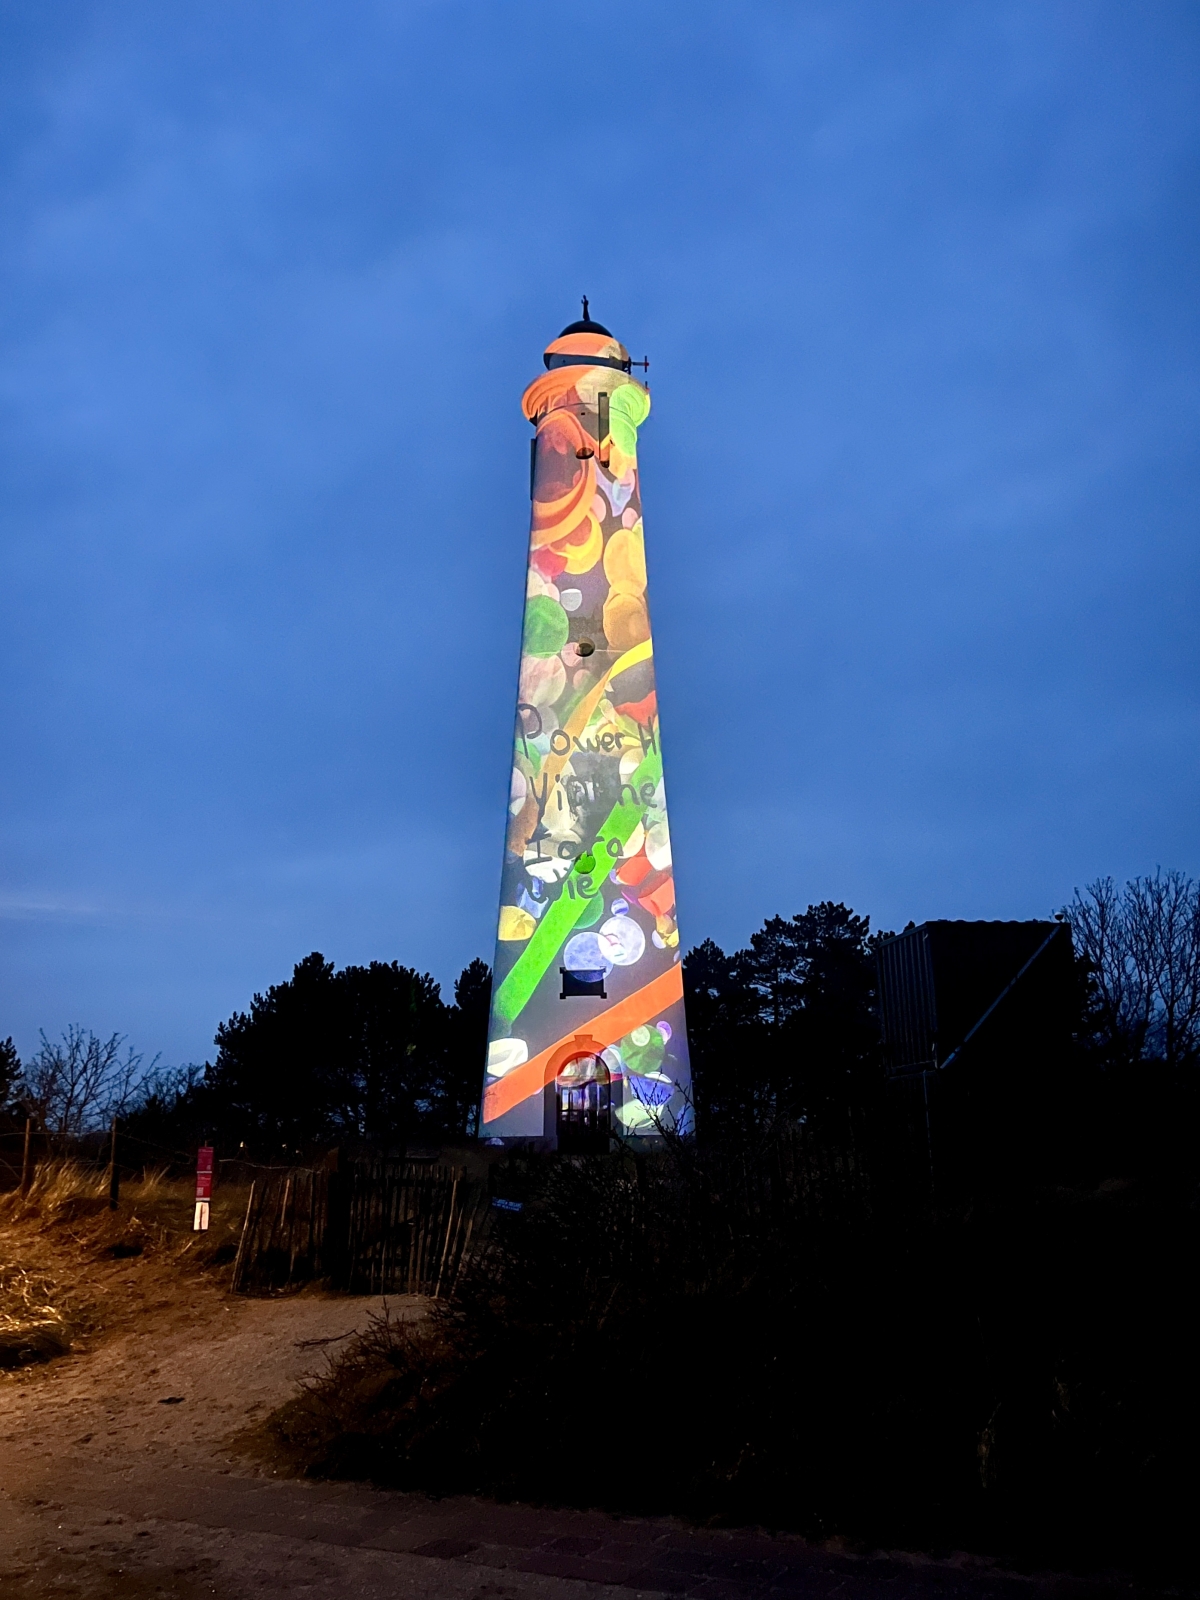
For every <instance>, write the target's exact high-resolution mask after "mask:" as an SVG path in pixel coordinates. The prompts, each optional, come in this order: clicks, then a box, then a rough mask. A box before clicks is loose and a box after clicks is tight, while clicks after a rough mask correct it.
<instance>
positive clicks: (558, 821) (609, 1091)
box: [481, 305, 691, 1150]
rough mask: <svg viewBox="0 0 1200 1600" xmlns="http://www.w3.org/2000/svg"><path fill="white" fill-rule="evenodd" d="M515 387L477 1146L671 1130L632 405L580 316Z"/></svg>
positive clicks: (670, 951)
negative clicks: (535, 373) (507, 663)
mask: <svg viewBox="0 0 1200 1600" xmlns="http://www.w3.org/2000/svg"><path fill="white" fill-rule="evenodd" d="M545 364H546V371H545V373H544V374H543V375H542V376H541V377H539V378H537V379H535V380H534V382H533V383H531V384H530V386H529V388H528V389H527V390H526V391H525V395H524V399H523V406H524V410H525V415H526V416H527V417H528V418H529V420H530V422H532V423H533V425H534V427H535V429H536V433H535V437H534V440H533V443H532V459H531V479H530V492H531V498H532V503H533V504H532V517H531V531H530V541H529V566H528V574H527V581H526V598H525V624H524V631H523V634H522V644H521V668H520V681H519V688H518V694H517V717H516V728H515V737H514V745H513V767H512V788H511V798H510V803H509V818H508V829H507V837H506V841H505V846H506V847H505V853H504V869H503V876H502V881H501V891H500V918H499V927H498V929H497V939H496V961H495V967H494V977H493V987H492V1016H491V1025H490V1030H489V1035H488V1059H487V1074H486V1079H485V1084H484V1095H483V1111H482V1118H481V1132H482V1134H483V1135H484V1136H485V1137H499V1138H505V1139H522V1140H530V1139H532V1140H539V1141H542V1140H544V1141H546V1142H547V1143H556V1144H557V1145H558V1146H559V1147H560V1148H568V1149H576V1150H600V1149H605V1148H608V1146H609V1142H610V1140H611V1139H613V1138H639V1139H644V1138H652V1137H654V1136H656V1135H657V1136H661V1135H662V1134H663V1133H664V1132H666V1131H668V1130H678V1131H683V1130H685V1129H686V1128H687V1127H688V1126H689V1125H690V1113H691V1099H690V1089H691V1083H690V1074H689V1068H688V1054H687V1030H686V1028H685V1026H684V1016H683V981H682V972H681V969H680V964H679V961H680V951H679V929H678V924H677V921H676V907H675V881H674V872H673V867H672V860H671V839H670V831H669V828H668V825H667V802H666V790H665V787H664V782H663V765H662V743H661V735H660V729H659V716H658V695H657V688H656V682H655V673H654V648H653V642H652V638H651V632H650V617H649V611H648V608H647V600H646V553H645V539H644V531H643V526H642V505H641V492H640V483H639V477H638V463H637V443H638V429H639V427H640V426H641V424H642V423H643V422H644V421H645V419H646V417H647V415H648V414H649V410H650V396H649V392H648V390H647V389H646V387H645V386H644V384H641V383H639V382H637V380H636V379H634V377H633V375H632V371H631V365H632V364H631V362H630V358H629V353H628V351H627V350H626V349H625V347H624V346H623V345H621V344H620V343H618V341H617V340H616V339H614V338H613V337H612V335H611V334H610V333H609V332H608V330H607V329H606V328H603V327H602V326H601V325H600V324H599V323H596V322H592V321H591V320H590V319H589V318H587V316H586V305H585V318H584V320H583V321H581V322H576V323H572V324H571V326H570V327H569V328H566V329H564V331H563V333H562V334H561V335H560V336H559V337H558V338H557V339H555V340H554V341H553V343H552V344H550V346H549V347H548V349H547V350H546V354H545Z"/></svg>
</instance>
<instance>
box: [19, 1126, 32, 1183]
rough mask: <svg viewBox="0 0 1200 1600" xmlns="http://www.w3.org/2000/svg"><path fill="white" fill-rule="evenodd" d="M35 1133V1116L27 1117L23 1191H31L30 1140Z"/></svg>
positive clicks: (22, 1177)
mask: <svg viewBox="0 0 1200 1600" xmlns="http://www.w3.org/2000/svg"><path fill="white" fill-rule="evenodd" d="M32 1134H33V1118H32V1117H26V1118H25V1149H24V1152H23V1153H22V1156H21V1193H22V1194H28V1193H29V1185H30V1183H31V1182H32V1180H33V1174H32V1173H31V1172H30V1170H29V1141H30V1138H31V1137H32Z"/></svg>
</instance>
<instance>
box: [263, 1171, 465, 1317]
mask: <svg viewBox="0 0 1200 1600" xmlns="http://www.w3.org/2000/svg"><path fill="white" fill-rule="evenodd" d="M487 1212H488V1200H487V1194H486V1191H485V1189H484V1187H483V1185H482V1184H480V1183H479V1182H477V1181H475V1180H472V1179H470V1178H468V1177H467V1175H466V1173H465V1172H464V1171H463V1170H462V1169H461V1168H458V1167H446V1166H434V1165H430V1164H426V1163H423V1162H410V1161H397V1160H387V1159H374V1160H359V1161H352V1162H348V1163H346V1164H345V1165H344V1166H343V1167H342V1168H341V1169H340V1170H338V1171H332V1172H330V1171H325V1170H323V1169H320V1168H318V1169H315V1170H314V1169H308V1168H294V1169H291V1170H286V1171H284V1170H275V1171H270V1170H263V1171H262V1172H261V1173H260V1174H259V1175H258V1176H257V1177H256V1178H255V1179H254V1182H253V1184H252V1186H251V1191H250V1199H249V1203H248V1204H247V1207H246V1218H245V1222H244V1224H243V1227H242V1237H241V1242H240V1244H239V1247H238V1255H237V1261H236V1263H235V1265H234V1275H233V1288H234V1290H235V1292H237V1293H241V1294H271V1293H276V1294H277V1293H281V1292H286V1291H288V1290H289V1289H296V1288H299V1287H301V1286H302V1285H303V1284H304V1283H306V1282H310V1281H312V1280H313V1279H318V1278H322V1279H326V1280H327V1281H328V1282H330V1283H331V1284H332V1285H333V1286H334V1287H336V1288H339V1289H343V1290H346V1291H348V1292H350V1293H352V1294H425V1295H431V1296H434V1297H439V1296H440V1297H446V1296H449V1295H450V1294H451V1293H452V1292H453V1289H454V1285H455V1284H456V1282H457V1281H458V1276H459V1273H460V1272H461V1271H462V1268H463V1265H464V1263H465V1262H466V1260H467V1258H468V1256H469V1253H470V1251H471V1249H472V1247H473V1245H474V1244H476V1243H477V1242H478V1241H479V1239H480V1237H481V1236H482V1232H483V1226H484V1223H485V1220H486V1217H487Z"/></svg>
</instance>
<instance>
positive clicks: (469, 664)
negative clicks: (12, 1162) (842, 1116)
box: [0, 0, 1200, 1062]
mask: <svg viewBox="0 0 1200 1600" xmlns="http://www.w3.org/2000/svg"><path fill="white" fill-rule="evenodd" d="M1198 67H1200V10H1198V9H1197V7H1196V6H1195V5H1194V4H1191V3H1172V0H1162V3H1159V0H1143V3H1138V4H1130V3H1129V0H1113V3H1094V4H1071V3H1054V0H1030V3H1000V0H997V3H993V4H982V5H977V4H968V3H965V0H963V3H955V4H944V3H937V0H927V3H926V0H913V3H907V0H879V3H874V4H872V3H856V0H827V3H822V0H813V3H793V4H785V3H774V4H769V3H760V4H754V3H736V0H724V3H707V0H689V3H687V4H683V3H681V0H674V3H671V4H663V3H659V0H638V3H637V4H629V3H625V0H615V3H611V4H609V5H607V6H600V7H597V6H595V5H573V4H557V5H549V4H545V3H542V0H475V3H468V0H461V3H459V0H425V3H418V0H412V3H403V0H376V3H369V0H338V3H336V4H335V3H333V0H320V3H317V0H287V3H286V4H283V3H278V4H276V3H266V0H264V3H257V0H229V3H222V0H199V3H189V4H184V3H182V0H111V3H107V4H87V3H79V0H54V4H42V5H31V4H29V3H28V0H7V3H4V4H2V5H0V78H2V90H3V92H2V96H0V99H2V111H0V117H2V121H0V185H2V201H0V203H2V206H3V214H2V219H0V406H2V436H0V681H2V685H3V689H2V700H0V705H2V712H0V715H2V719H3V720H2V726H0V930H2V940H3V943H2V947H0V1037H3V1036H4V1035H5V1034H7V1033H9V1032H11V1033H12V1034H14V1035H15V1037H16V1042H17V1044H18V1046H19V1048H20V1049H21V1050H22V1051H23V1052H27V1051H28V1050H30V1049H31V1048H32V1047H33V1045H34V1044H35V1042H36V1035H37V1030H38V1028H39V1027H41V1028H45V1029H46V1030H47V1032H49V1033H51V1034H54V1033H56V1032H58V1030H60V1029H61V1028H62V1027H63V1026H64V1025H65V1024H66V1023H68V1022H78V1023H81V1024H82V1025H84V1026H86V1027H91V1028H94V1029H96V1030H97V1031H102V1032H108V1031H112V1030H114V1029H118V1030H120V1031H122V1032H124V1033H127V1034H128V1035H129V1037H130V1039H131V1041H132V1042H133V1043H134V1044H135V1045H136V1046H138V1047H139V1048H142V1049H145V1050H146V1051H148V1052H150V1053H153V1052H155V1051H162V1052H163V1056H164V1059H165V1060H167V1061H170V1062H175V1061H184V1060H189V1059H191V1060H203V1059H204V1057H205V1056H206V1055H211V1053H212V1043H211V1041H212V1034H213V1030H214V1027H215V1025H216V1023H217V1022H218V1021H219V1020H220V1019H221V1018H222V1017H225V1016H227V1015H228V1014H229V1013H230V1012H231V1011H233V1010H234V1009H235V1008H239V1007H243V1006H245V1005H246V1004H247V1002H248V1001H249V999H250V996H251V994H252V993H253V992H254V991H255V990H261V989H263V988H264V987H265V986H266V985H267V984H269V983H271V982H273V981H276V980H278V979H280V978H283V977H284V976H286V975H287V974H288V973H289V972H290V969H291V966H292V963H293V962H294V961H295V960H296V959H298V958H299V957H301V956H303V955H304V954H306V953H307V952H308V951H310V950H313V949H319V950H322V951H324V952H325V954H326V955H327V956H328V957H330V958H332V959H334V960H335V961H337V962H338V964H339V965H340V964H342V963H345V962H349V961H366V960H369V959H371V958H373V957H378V958H383V959H389V960H390V959H392V958H397V959H399V960H400V961H402V962H405V963H409V964H412V965H416V966H418V967H420V968H422V969H428V970H430V971H432V972H433V973H434V975H435V976H436V977H438V978H439V979H440V980H441V981H442V983H443V985H444V986H445V987H446V988H448V987H449V984H450V983H451V982H452V980H453V978H454V976H455V974H456V973H457V971H458V970H459V968H460V967H461V966H462V965H463V964H464V963H465V962H466V961H468V960H469V959H470V958H471V957H472V956H474V955H477V954H478V955H483V956H484V957H485V958H486V959H489V960H490V959H491V942H492V935H493V928H494V922H495V909H496V907H495V902H496V893H497V887H498V881H499V867H500V850H501V841H502V832H503V822H504V804H505V796H506V790H507V778H508V761H507V748H508V740H509V733H510V728H511V725H512V712H513V701H514V692H515V680H516V656H517V645H518V639H519V630H520V608H521V595H522V578H523V570H524V561H525V542H526V529H527V522H528V500H527V492H528V478H527V474H528V455H527V444H526V440H527V436H528V425H527V424H526V423H525V422H524V420H523V419H522V417H521V415H520V411H519V406H518V402H519V398H520V394H521V391H522V388H523V387H524V385H525V384H526V382H527V381H528V380H529V379H530V378H532V377H533V376H534V375H535V374H536V373H537V372H538V371H539V370H541V360H540V358H541V351H542V349H543V347H544V345H545V344H546V342H547V341H548V340H549V339H550V338H552V337H553V336H554V335H555V334H556V333H557V332H558V330H559V328H560V327H562V325H563V324H564V323H566V322H567V321H569V320H571V319H572V318H573V317H574V316H575V315H577V310H578V297H579V295H580V294H582V293H585V292H586V293H587V294H589V295H590V296H591V301H592V309H593V312H594V314H595V315H596V316H597V317H599V318H600V319H601V320H603V321H604V322H606V323H607V324H608V325H609V326H610V327H611V328H612V329H613V330H614V332H616V333H617V335H618V336H619V337H620V338H622V339H623V340H624V341H625V342H626V343H627V344H628V345H629V346H630V347H631V348H632V350H633V353H634V354H635V355H637V356H639V357H640V356H641V355H643V354H649V356H650V359H651V367H650V382H651V388H652V391H653V396H654V413H653V415H652V417H651V420H650V422H649V423H648V424H647V426H646V427H645V429H644V430H643V434H642V450H641V462H642V470H643V486H644V497H645V503H646V509H647V523H646V525H647V536H648V537H647V542H648V547H649V554H650V574H651V590H650V593H651V601H652V607H653V616H654V622H655V633H656V651H657V656H658V662H659V683H660V691H661V702H662V710H663V718H664V731H665V748H666V756H667V770H668V785H669V794H670V801H671V808H672V813H671V814H672V822H673V832H674V842H675V856H676V863H677V875H678V886H679V906H680V917H681V926H682V934H683V940H684V943H685V944H690V943H695V942H698V941H699V940H700V939H702V938H704V937H706V936H712V937H714V938H715V939H717V940H718V941H719V942H721V943H722V944H724V945H726V946H727V947H733V946H736V945H738V944H741V943H744V942H745V940H746V939H747V938H748V936H749V934H750V933H751V932H752V931H753V929H754V928H755V927H756V926H757V925H758V924H759V923H760V922H761V920H762V919H763V918H764V917H765V916H767V915H770V914H772V913H775V912H784V913H788V914H790V913H791V912H793V911H796V910H798V909H802V908H803V907H804V906H805V905H807V904H808V903H809V902H810V901H815V900H821V899H826V898H832V899H842V900H846V901H847V902H849V903H850V904H851V905H852V906H854V907H855V908H856V909H857V910H859V911H861V912H866V913H869V914H870V916H871V918H872V921H873V924H875V925H880V926H884V927H899V926H902V925H903V924H904V923H905V922H906V921H907V920H908V919H909V918H914V919H916V920H918V921H920V920H922V919H924V918H927V917H946V916H949V917H1033V916H1044V915H1046V914H1047V913H1049V912H1050V911H1051V910H1053V909H1054V908H1055V907H1057V906H1059V905H1061V904H1062V903H1063V902H1064V900H1066V899H1067V898H1069V896H1070V894H1071V891H1072V888H1073V887H1074V886H1075V885H1077V884H1082V883H1084V882H1085V881H1087V880H1090V879H1092V878H1094V877H1095V876H1097V875H1098V874H1102V873H1112V874H1114V875H1115V876H1117V877H1118V878H1122V877H1126V876H1129V875H1132V874H1136V873H1140V872H1145V871H1152V870H1153V869H1154V867H1155V865H1156V864H1158V863H1162V864H1163V865H1164V866H1179V867H1182V868H1184V869H1185V870H1188V871H1191V872H1193V873H1195V872H1196V871H1197V870H1200V738H1198V734H1200V714H1198V673H1197V642H1198V635H1200V629H1198V627H1197V618H1198V616H1200V592H1198V591H1200V583H1198V575H1200V574H1198V568H1200V561H1198V556H1197V508H1198V503H1200V460H1198V458H1197V421H1198V413H1200V386H1198V381H1197V380H1198V376H1200V361H1198V354H1200V351H1198V337H1197V335H1198V326H1197V309H1198V303H1200V273H1198V269H1197V261H1198V259H1200V249H1198V245H1200V237H1198V235H1200V228H1198V225H1197V221H1198V219H1197V191H1198V184H1197V175H1198V163H1200V71H1198Z"/></svg>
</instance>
